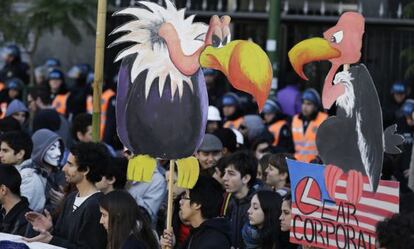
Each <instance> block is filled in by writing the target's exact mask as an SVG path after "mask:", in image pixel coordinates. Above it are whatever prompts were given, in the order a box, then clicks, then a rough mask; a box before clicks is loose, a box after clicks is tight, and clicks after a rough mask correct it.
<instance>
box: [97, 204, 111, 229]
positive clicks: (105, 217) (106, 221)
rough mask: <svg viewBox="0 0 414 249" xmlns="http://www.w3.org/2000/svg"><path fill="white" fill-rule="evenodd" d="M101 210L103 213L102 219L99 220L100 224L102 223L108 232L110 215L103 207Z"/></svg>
mask: <svg viewBox="0 0 414 249" xmlns="http://www.w3.org/2000/svg"><path fill="white" fill-rule="evenodd" d="M99 210H100V211H101V219H100V220H99V223H101V224H102V226H103V227H104V228H105V230H106V231H108V225H109V213H108V211H106V210H105V209H103V208H102V207H99Z"/></svg>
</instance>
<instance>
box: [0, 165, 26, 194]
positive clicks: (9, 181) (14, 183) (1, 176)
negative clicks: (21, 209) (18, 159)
mask: <svg viewBox="0 0 414 249" xmlns="http://www.w3.org/2000/svg"><path fill="white" fill-rule="evenodd" d="M21 183H22V178H21V176H20V173H19V171H18V170H17V169H16V168H15V167H14V166H13V165H7V164H0V185H5V186H6V187H7V188H8V189H9V190H10V191H11V192H12V193H13V194H15V195H18V196H20V184H21Z"/></svg>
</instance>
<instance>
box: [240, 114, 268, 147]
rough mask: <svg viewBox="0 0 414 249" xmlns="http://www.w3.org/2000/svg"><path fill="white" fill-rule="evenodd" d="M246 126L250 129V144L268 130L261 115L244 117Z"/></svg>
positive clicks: (248, 132) (248, 133)
mask: <svg viewBox="0 0 414 249" xmlns="http://www.w3.org/2000/svg"><path fill="white" fill-rule="evenodd" d="M244 125H245V126H246V127H247V129H248V130H247V139H249V142H253V141H254V140H255V139H256V138H258V137H259V136H260V135H262V134H263V132H265V130H266V126H265V125H264V123H263V120H262V118H261V117H260V116H259V115H246V116H244Z"/></svg>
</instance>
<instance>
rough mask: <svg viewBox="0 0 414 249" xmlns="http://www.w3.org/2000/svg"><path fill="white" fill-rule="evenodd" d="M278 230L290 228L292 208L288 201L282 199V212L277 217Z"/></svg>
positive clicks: (285, 230)
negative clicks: (278, 221)
mask: <svg viewBox="0 0 414 249" xmlns="http://www.w3.org/2000/svg"><path fill="white" fill-rule="evenodd" d="M279 220H280V230H282V231H283V232H288V231H289V230H290V221H291V220H292V209H291V208H290V203H289V201H283V203H282V214H281V215H280V217H279Z"/></svg>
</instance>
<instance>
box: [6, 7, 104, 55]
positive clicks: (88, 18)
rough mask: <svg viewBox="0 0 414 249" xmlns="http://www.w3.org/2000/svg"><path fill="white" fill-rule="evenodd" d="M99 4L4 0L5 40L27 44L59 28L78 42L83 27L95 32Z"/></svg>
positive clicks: (71, 39)
mask: <svg viewBox="0 0 414 249" xmlns="http://www.w3.org/2000/svg"><path fill="white" fill-rule="evenodd" d="M19 4H20V5H19ZM17 6H25V7H22V8H18V7H17ZM96 7H97V0H70V1H67V0H53V1H50V0H31V1H22V2H19V1H16V0H1V1H0V13H2V18H0V32H1V33H2V34H3V37H4V41H5V42H15V43H19V44H21V45H22V46H24V47H28V46H29V45H30V44H31V43H33V41H36V40H37V39H38V38H39V36H41V35H42V34H43V33H45V32H52V33H53V32H56V31H60V32H61V33H62V35H63V36H65V37H67V38H68V39H69V40H70V41H71V42H73V43H75V44H78V43H79V42H80V41H81V32H82V31H81V28H85V29H86V30H87V32H89V33H91V34H93V33H94V30H95V22H96ZM35 48H36V46H34V48H33V49H35ZM31 52H34V51H31Z"/></svg>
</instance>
